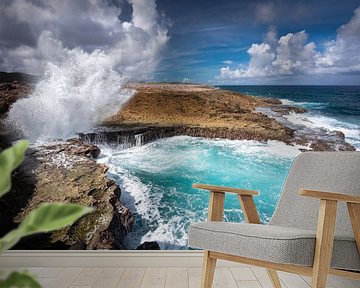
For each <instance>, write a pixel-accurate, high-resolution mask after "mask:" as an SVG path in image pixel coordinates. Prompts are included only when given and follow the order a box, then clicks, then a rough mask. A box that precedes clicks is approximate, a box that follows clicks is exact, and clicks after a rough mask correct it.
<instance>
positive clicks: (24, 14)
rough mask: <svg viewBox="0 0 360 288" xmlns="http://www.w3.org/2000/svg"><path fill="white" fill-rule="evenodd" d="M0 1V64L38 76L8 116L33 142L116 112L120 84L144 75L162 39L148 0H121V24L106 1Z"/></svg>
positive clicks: (123, 95)
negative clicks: (126, 14)
mask: <svg viewBox="0 0 360 288" xmlns="http://www.w3.org/2000/svg"><path fill="white" fill-rule="evenodd" d="M2 1H4V2H5V3H6V5H5V6H4V5H3V3H2V5H3V7H4V9H1V10H0V36H4V37H0V44H1V46H0V47H1V48H0V56H1V58H0V69H4V68H5V69H6V70H12V71H14V70H15V71H19V70H20V71H25V72H30V73H43V75H42V77H41V79H40V81H38V82H37V83H36V85H35V87H34V89H33V91H32V93H31V94H30V95H29V97H27V98H24V99H21V100H19V101H17V102H16V103H15V104H14V105H13V106H12V108H11V110H10V112H9V115H8V118H7V121H8V123H9V124H10V125H13V126H14V127H15V128H16V129H18V130H20V131H21V132H22V133H23V135H24V136H25V137H27V138H28V139H31V140H34V141H35V140H37V139H42V138H44V139H48V138H67V137H73V136H75V135H76V133H78V132H86V131H89V130H91V129H92V128H93V127H94V126H96V125H97V124H99V123H101V122H102V121H103V120H104V119H106V118H107V117H109V116H111V115H113V114H114V113H116V112H117V111H118V110H119V109H120V107H121V105H122V104H123V103H125V102H126V101H127V100H128V99H129V98H130V97H131V95H132V94H133V91H132V90H129V89H127V88H126V87H125V86H124V83H125V82H126V81H127V80H129V79H132V80H139V79H148V77H151V75H152V72H153V71H154V69H155V68H156V66H157V64H158V62H159V60H160V53H161V50H162V48H163V47H164V45H165V44H166V42H167V40H168V36H167V29H166V28H165V27H163V25H162V24H161V23H162V19H161V16H160V15H159V14H158V12H157V10H156V3H155V0H128V1H129V3H128V5H131V6H132V15H130V19H127V20H126V21H125V20H124V21H121V20H120V19H121V17H120V18H119V16H121V14H120V13H121V9H120V8H119V7H117V6H115V5H114V4H109V2H108V1H107V0H91V1H72V0H62V1H58V0H49V1H48V0H30V1H18V0H14V1H11V0H2ZM1 16H4V17H5V20H4V18H2V17H1ZM6 17H7V18H6ZM34 17H37V19H34V21H33V18H34ZM4 21H5V22H6V23H4ZM19 23H21V25H22V26H21V25H20V24H19ZM3 25H6V27H8V28H9V29H11V28H12V27H13V26H14V27H15V28H16V29H18V30H19V33H20V34H24V35H26V34H27V33H29V31H31V33H32V36H33V38H31V39H28V41H26V42H24V41H23V39H24V38H22V37H20V38H12V35H11V33H10V32H9V31H7V32H6V31H4V30H1V28H2V27H4V26H3ZM19 25H20V26H19ZM15 28H14V29H15ZM21 29H23V30H21ZM5 32H6V33H5ZM13 32H14V31H13Z"/></svg>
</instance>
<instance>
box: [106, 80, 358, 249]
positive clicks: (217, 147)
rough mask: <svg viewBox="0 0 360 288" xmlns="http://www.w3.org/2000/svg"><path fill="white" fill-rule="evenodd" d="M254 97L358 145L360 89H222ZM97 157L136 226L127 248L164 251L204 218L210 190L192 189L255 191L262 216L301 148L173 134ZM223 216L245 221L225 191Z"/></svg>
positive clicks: (181, 242) (180, 244) (180, 243)
mask: <svg viewBox="0 0 360 288" xmlns="http://www.w3.org/2000/svg"><path fill="white" fill-rule="evenodd" d="M222 88H223V89H230V90H234V91H238V92H243V93H248V94H251V95H254V96H266V97H273V98H277V99H280V100H281V101H282V102H283V103H284V104H288V105H295V106H301V107H304V108H306V109H308V112H306V113H303V114H290V115H285V116H284V118H286V119H287V120H288V121H290V122H291V123H293V124H295V125H297V126H298V127H301V126H302V127H306V128H310V129H314V131H316V129H326V130H330V131H333V130H339V131H342V132H343V133H344V134H345V137H346V141H347V142H349V143H350V144H352V145H354V146H355V147H356V148H357V150H360V86H351V87H350V86H222ZM100 148H101V150H102V154H101V158H100V160H99V161H100V162H103V163H106V165H108V167H109V168H110V169H109V175H110V177H112V178H113V179H115V180H116V181H117V183H118V184H119V185H120V187H121V189H122V196H121V200H122V202H123V203H124V204H125V205H126V206H127V207H129V208H130V209H131V211H132V212H133V214H134V216H135V219H136V223H135V226H134V232H132V233H130V234H129V235H128V236H127V239H126V245H127V246H128V247H130V248H136V247H137V246H138V245H139V244H141V243H142V242H144V241H157V242H158V243H159V244H160V246H161V248H162V249H187V231H188V227H189V225H190V224H191V223H194V222H198V221H203V220H205V219H206V215H207V205H208V197H209V195H208V192H206V191H201V190H196V189H192V188H191V184H192V183H206V184H214V185H223V186H231V187H242V188H248V189H254V190H258V191H260V192H261V195H260V196H258V197H256V198H255V202H256V205H257V207H258V210H259V213H260V217H261V221H262V222H268V221H269V220H270V218H271V215H272V214H273V212H274V209H275V206H276V203H277V201H278V198H279V193H280V189H281V186H282V183H283V181H284V179H285V177H286V174H287V172H288V170H289V167H290V165H291V162H292V160H293V158H294V157H295V156H296V155H297V154H298V153H299V152H300V151H299V149H298V148H299V147H293V146H287V145H285V144H284V143H281V142H276V141H270V142H268V143H260V142H255V141H230V140H209V139H203V138H192V137H185V136H181V137H172V138H168V139H162V140H159V141H156V142H153V143H149V144H147V145H144V146H140V147H133V148H130V149H126V150H121V149H120V148H118V149H114V148H108V147H105V146H104V147H100ZM225 220H226V221H243V215H242V213H241V211H240V209H239V203H238V201H237V199H236V196H234V195H228V196H226V202H225Z"/></svg>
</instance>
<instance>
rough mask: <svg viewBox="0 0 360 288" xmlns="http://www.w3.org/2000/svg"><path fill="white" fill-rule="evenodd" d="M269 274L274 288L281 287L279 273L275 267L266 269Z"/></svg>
mask: <svg viewBox="0 0 360 288" xmlns="http://www.w3.org/2000/svg"><path fill="white" fill-rule="evenodd" d="M266 272H267V274H268V275H269V278H270V281H271V284H272V286H273V287H274V288H281V283H280V279H279V275H278V274H277V272H276V270H274V269H266Z"/></svg>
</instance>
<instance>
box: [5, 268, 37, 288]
mask: <svg viewBox="0 0 360 288" xmlns="http://www.w3.org/2000/svg"><path fill="white" fill-rule="evenodd" d="M10 287H18V288H25V287H27V288H41V285H40V284H39V283H38V282H37V281H36V279H35V278H34V276H32V275H31V274H30V273H28V272H12V273H11V274H10V275H9V276H8V277H7V278H6V279H5V280H0V288H10Z"/></svg>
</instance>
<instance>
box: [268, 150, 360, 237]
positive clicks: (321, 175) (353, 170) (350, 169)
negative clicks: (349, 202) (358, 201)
mask: <svg viewBox="0 0 360 288" xmlns="http://www.w3.org/2000/svg"><path fill="white" fill-rule="evenodd" d="M300 188H305V189H314V190H320V191H328V192H336V193H346V194H352V195H360V152H303V153H300V154H299V155H298V156H297V157H296V158H295V160H294V162H293V164H292V166H291V169H290V171H289V174H288V176H287V178H286V180H285V183H284V186H283V189H282V193H281V196H280V200H279V203H278V205H277V208H276V210H275V213H274V215H273V217H272V219H271V221H270V224H271V225H272V224H274V225H279V226H284V227H294V228H300V229H310V230H316V225H317V219H318V212H319V205H320V201H319V200H317V199H315V198H309V197H305V196H300V195H299V194H298V191H299V189H300ZM335 235H336V236H340V237H341V236H342V237H346V238H348V237H352V238H353V232H352V228H351V223H350V218H349V215H348V212H347V207H346V204H345V203H339V205H338V211H337V219H336V227H335Z"/></svg>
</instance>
